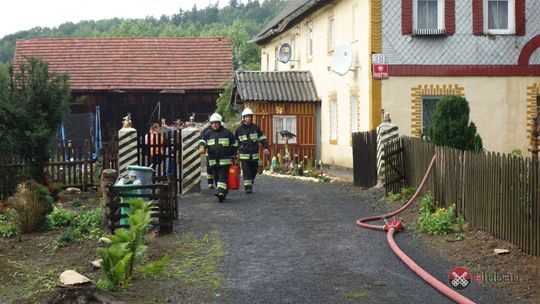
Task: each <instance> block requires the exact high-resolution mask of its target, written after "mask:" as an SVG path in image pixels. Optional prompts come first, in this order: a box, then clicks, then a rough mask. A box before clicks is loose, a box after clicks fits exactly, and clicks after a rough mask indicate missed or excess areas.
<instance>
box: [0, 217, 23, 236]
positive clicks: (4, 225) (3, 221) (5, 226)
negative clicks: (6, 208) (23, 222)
mask: <svg viewBox="0 0 540 304" xmlns="http://www.w3.org/2000/svg"><path fill="white" fill-rule="evenodd" d="M12 217H13V216H12V213H8V216H5V215H3V214H0V236H1V237H4V238H9V237H13V236H17V235H18V234H19V231H18V229H17V226H16V225H15V224H14V223H13V220H10V218H12Z"/></svg>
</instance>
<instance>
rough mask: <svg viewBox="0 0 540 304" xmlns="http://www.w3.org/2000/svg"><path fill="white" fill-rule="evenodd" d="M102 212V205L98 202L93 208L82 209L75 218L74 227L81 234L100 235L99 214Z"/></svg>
mask: <svg viewBox="0 0 540 304" xmlns="http://www.w3.org/2000/svg"><path fill="white" fill-rule="evenodd" d="M103 212H104V206H103V205H102V204H100V205H99V206H98V207H97V208H96V209H95V210H88V211H83V212H82V213H81V215H80V216H79V217H78V218H77V220H76V224H75V225H76V229H77V230H79V231H80V233H81V235H83V236H91V237H100V236H101V216H102V215H103Z"/></svg>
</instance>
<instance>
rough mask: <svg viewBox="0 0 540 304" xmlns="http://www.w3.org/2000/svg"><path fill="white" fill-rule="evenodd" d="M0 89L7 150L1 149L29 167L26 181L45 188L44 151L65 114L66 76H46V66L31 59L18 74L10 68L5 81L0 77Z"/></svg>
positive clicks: (0, 124) (0, 114) (0, 130)
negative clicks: (31, 180) (30, 179)
mask: <svg viewBox="0 0 540 304" xmlns="http://www.w3.org/2000/svg"><path fill="white" fill-rule="evenodd" d="M6 81H7V82H8V83H7V84H6ZM0 88H1V89H2V90H3V93H1V94H0V136H1V139H2V141H3V143H2V145H3V146H7V147H4V148H3V149H4V151H6V152H9V153H13V154H16V155H19V156H21V157H22V158H23V159H24V160H25V161H26V162H27V163H28V164H29V170H28V172H26V175H27V176H26V177H27V178H33V179H35V180H36V181H37V182H39V183H41V184H46V179H45V172H44V169H45V166H46V165H47V163H48V161H49V158H50V155H49V154H50V152H49V149H48V147H49V144H50V142H51V139H52V137H53V136H54V135H55V133H56V131H57V129H58V126H59V125H60V123H61V122H62V120H63V119H65V118H66V116H67V115H68V113H69V105H68V103H69V100H70V96H71V91H70V88H69V84H68V76H67V74H56V73H49V65H48V64H47V63H46V62H43V61H42V60H40V59H37V58H32V57H31V58H29V59H28V60H27V62H25V63H21V64H20V65H19V67H18V70H14V69H13V68H10V69H9V77H7V80H6V77H0ZM6 143H7V144H6Z"/></svg>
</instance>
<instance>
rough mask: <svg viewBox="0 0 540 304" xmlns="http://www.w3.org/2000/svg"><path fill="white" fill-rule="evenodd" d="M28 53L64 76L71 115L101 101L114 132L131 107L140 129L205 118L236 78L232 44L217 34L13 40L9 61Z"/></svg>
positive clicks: (105, 120)
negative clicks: (164, 122)
mask: <svg viewBox="0 0 540 304" xmlns="http://www.w3.org/2000/svg"><path fill="white" fill-rule="evenodd" d="M32 56H33V57H39V58H41V59H42V60H44V61H46V62H48V63H49V70H50V71H51V72H58V73H68V74H69V77H70V80H69V82H70V85H71V89H72V92H73V99H74V100H78V101H79V102H78V103H76V104H74V105H72V110H73V112H87V111H88V112H90V111H94V109H95V106H96V105H100V106H101V113H102V122H103V123H104V124H105V125H104V129H109V131H111V132H112V131H114V130H116V129H118V128H119V127H120V126H121V118H122V116H123V115H125V114H126V113H128V112H129V113H131V114H132V120H133V122H134V127H136V128H137V129H140V130H146V129H147V127H148V126H147V125H148V124H149V123H152V122H157V120H158V118H166V119H167V121H171V122H172V121H173V120H176V119H178V118H180V119H181V120H187V119H188V117H189V116H190V115H191V113H196V114H197V115H196V117H197V118H200V119H205V118H206V116H207V114H209V113H211V112H213V111H214V109H215V102H216V99H217V97H218V96H219V94H220V93H221V92H223V87H222V86H223V84H224V83H225V82H226V81H227V80H229V79H231V78H232V75H233V65H232V52H231V42H230V40H229V39H226V38H216V37H194V38H74V39H28V40H18V41H17V45H16V49H15V55H14V65H15V66H17V65H18V64H19V63H22V62H24V61H25V60H26V58H29V57H32ZM158 116H159V117H158Z"/></svg>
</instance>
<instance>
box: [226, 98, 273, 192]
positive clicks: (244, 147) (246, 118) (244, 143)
mask: <svg viewBox="0 0 540 304" xmlns="http://www.w3.org/2000/svg"><path fill="white" fill-rule="evenodd" d="M234 136H235V137H236V140H237V142H238V153H239V156H240V162H241V164H242V175H243V176H244V189H245V191H246V193H248V194H249V193H252V191H253V182H254V181H255V176H256V175H257V169H258V167H259V144H260V145H262V146H263V149H264V150H263V153H264V154H266V155H267V154H269V152H268V141H267V140H266V136H264V134H263V132H262V131H261V128H259V126H257V125H256V124H254V123H253V111H252V110H251V109H250V108H245V109H244V111H242V125H240V127H238V128H237V129H236V131H235V133H234Z"/></svg>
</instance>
